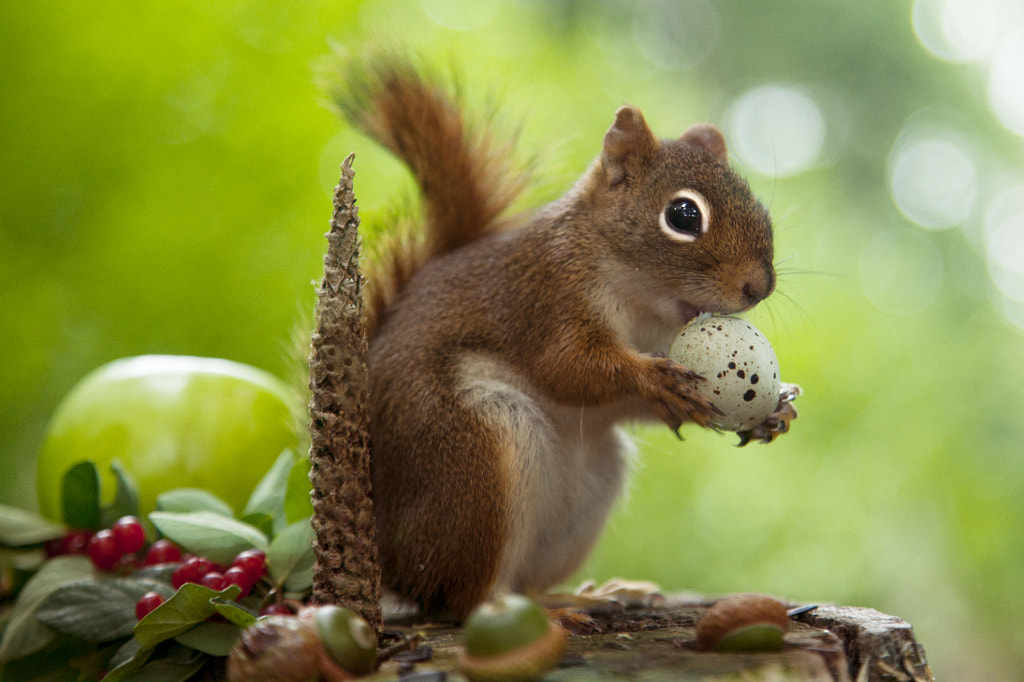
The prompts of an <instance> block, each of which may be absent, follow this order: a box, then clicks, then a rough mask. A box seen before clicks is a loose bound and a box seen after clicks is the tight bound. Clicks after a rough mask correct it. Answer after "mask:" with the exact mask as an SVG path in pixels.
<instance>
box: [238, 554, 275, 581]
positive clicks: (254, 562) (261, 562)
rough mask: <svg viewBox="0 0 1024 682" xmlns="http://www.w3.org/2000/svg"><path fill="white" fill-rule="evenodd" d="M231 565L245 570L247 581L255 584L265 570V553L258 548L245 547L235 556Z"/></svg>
mask: <svg viewBox="0 0 1024 682" xmlns="http://www.w3.org/2000/svg"><path fill="white" fill-rule="evenodd" d="M231 565H232V566H238V567H239V568H241V569H242V570H243V571H245V574H246V575H247V576H249V583H250V584H252V585H255V584H256V583H257V582H258V581H259V579H260V578H262V577H263V573H264V572H265V571H266V570H267V555H266V554H265V553H263V552H261V551H260V550H258V549H247V550H245V551H244V552H242V553H240V554H239V555H238V556H236V557H235V560H234V561H232V562H231Z"/></svg>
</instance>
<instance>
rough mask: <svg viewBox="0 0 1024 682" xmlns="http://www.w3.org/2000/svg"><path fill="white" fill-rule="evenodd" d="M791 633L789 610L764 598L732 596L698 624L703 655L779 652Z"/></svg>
mask: <svg viewBox="0 0 1024 682" xmlns="http://www.w3.org/2000/svg"><path fill="white" fill-rule="evenodd" d="M788 629H789V616H788V615H787V613H786V606H785V605H784V604H783V603H782V602H780V601H778V600H776V599H772V598H771V597H768V596H765V595H763V594H733V595H730V596H728V597H725V598H724V599H721V600H719V601H717V602H715V604H714V605H713V606H712V607H711V608H709V609H708V610H707V611H705V612H704V615H703V616H701V618H700V620H699V621H698V622H697V640H696V646H697V649H699V650H700V651H712V650H714V651H778V650H779V649H781V648H782V637H783V635H784V634H785V633H786V631H787V630H788Z"/></svg>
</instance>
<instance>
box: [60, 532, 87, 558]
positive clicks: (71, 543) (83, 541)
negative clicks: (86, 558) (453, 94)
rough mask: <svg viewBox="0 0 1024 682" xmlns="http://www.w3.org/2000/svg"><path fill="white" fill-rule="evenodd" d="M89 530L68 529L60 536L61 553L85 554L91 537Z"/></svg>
mask: <svg viewBox="0 0 1024 682" xmlns="http://www.w3.org/2000/svg"><path fill="white" fill-rule="evenodd" d="M92 535H93V533H92V531H91V530H69V531H68V532H67V533H65V534H64V537H63V538H61V542H62V545H61V550H60V553H61V554H87V553H88V551H87V548H88V546H89V540H91V539H92Z"/></svg>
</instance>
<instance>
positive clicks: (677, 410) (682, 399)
mask: <svg viewBox="0 0 1024 682" xmlns="http://www.w3.org/2000/svg"><path fill="white" fill-rule="evenodd" d="M649 357H650V360H651V362H652V365H651V369H652V370H653V372H652V373H653V379H654V381H653V382H652V383H653V388H654V394H653V395H651V405H652V407H653V408H654V411H655V413H656V414H657V415H658V417H660V418H661V420H662V421H663V422H665V423H666V424H668V427H669V428H670V429H672V431H673V432H675V434H676V436H677V437H678V438H680V439H682V436H680V435H679V427H681V426H682V425H683V424H684V423H686V422H688V421H692V422H695V423H696V424H698V425H700V426H708V425H709V422H710V420H711V418H712V416H713V415H716V414H719V415H720V414H722V411H721V410H720V409H718V408H717V407H716V406H715V405H714V404H713V403H712V402H711V401H710V400H708V399H707V397H706V396H704V395H702V394H701V393H700V392H699V391H697V390H696V389H695V388H693V386H692V385H690V382H693V381H704V377H702V376H701V375H700V374H697V373H696V372H694V371H693V370H692V369H690V368H689V367H684V366H683V365H680V364H679V363H677V362H674V361H673V360H670V359H669V358H666V357H663V356H661V355H660V354H653V355H651V356H649Z"/></svg>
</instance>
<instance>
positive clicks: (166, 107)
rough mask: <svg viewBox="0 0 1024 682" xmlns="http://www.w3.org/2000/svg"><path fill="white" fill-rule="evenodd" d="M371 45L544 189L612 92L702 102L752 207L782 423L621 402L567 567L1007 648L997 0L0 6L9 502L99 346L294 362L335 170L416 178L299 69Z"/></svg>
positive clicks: (1022, 146)
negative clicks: (340, 49)
mask: <svg viewBox="0 0 1024 682" xmlns="http://www.w3.org/2000/svg"><path fill="white" fill-rule="evenodd" d="M371 38H383V39H385V40H386V41H388V42H390V43H391V44H393V45H399V46H406V45H407V46H409V48H410V49H413V48H415V49H416V50H418V51H420V52H423V53H425V54H427V55H429V56H430V57H431V58H432V59H433V58H436V60H437V61H438V62H439V63H442V64H449V63H450V64H451V65H453V66H454V68H455V69H456V70H457V71H459V72H461V73H462V74H463V77H462V84H463V86H464V88H465V89H466V90H467V91H468V92H470V93H473V96H474V97H475V96H476V95H477V94H480V95H481V99H483V95H487V94H491V93H497V96H498V99H499V100H500V101H502V102H504V103H506V105H507V106H506V111H507V118H509V119H510V120H512V121H518V120H521V121H522V122H523V125H524V133H523V142H522V147H523V150H524V156H529V155H531V154H537V159H538V169H539V170H538V175H539V184H538V190H537V191H536V192H535V194H534V198H536V200H538V201H540V200H544V199H548V198H553V197H554V196H557V195H558V194H560V193H561V192H562V191H564V189H565V188H566V187H567V185H568V184H569V183H570V182H571V181H572V180H573V178H574V177H575V176H576V175H577V174H578V173H580V172H581V171H582V170H583V169H584V168H585V167H586V164H587V163H588V162H589V160H590V159H591V158H592V157H593V156H594V155H595V154H596V153H597V151H598V150H599V148H600V141H601V137H602V135H603V133H604V131H605V129H606V128H607V126H608V125H609V124H610V123H611V120H612V116H613V112H614V110H615V108H616V107H617V106H619V105H621V104H623V103H626V102H630V103H633V104H636V105H638V106H640V107H641V108H642V109H643V111H644V112H645V114H646V116H647V118H648V121H649V122H650V124H651V125H652V127H653V128H654V129H655V130H656V131H657V132H659V133H660V134H662V135H665V136H670V135H677V134H679V133H681V132H682V131H683V130H684V129H685V128H686V127H687V126H688V125H690V124H692V123H695V122H698V121H705V120H707V121H712V122H714V123H716V124H718V125H720V126H721V127H722V128H723V129H724V130H725V132H726V137H727V139H728V140H729V142H730V150H731V153H732V157H733V160H734V164H735V165H736V167H737V168H739V169H740V170H741V171H742V172H743V173H744V175H746V176H747V177H748V178H749V180H750V182H751V184H752V186H753V187H754V188H755V190H756V191H757V192H758V193H759V195H760V196H761V197H762V198H763V199H764V201H765V202H766V203H767V204H768V205H769V206H770V208H771V210H772V212H773V214H774V216H775V221H776V225H777V243H778V249H777V251H778V258H779V263H780V265H779V270H780V276H781V279H780V285H779V292H778V293H777V294H776V295H775V296H774V297H773V298H772V299H770V300H769V301H768V302H767V303H766V304H764V305H763V306H761V308H760V309H759V310H757V311H755V312H754V313H753V314H752V315H751V319H752V320H753V321H754V322H755V323H756V324H758V325H759V326H761V327H762V329H764V330H765V331H766V333H767V334H768V335H769V337H770V338H772V340H773V342H774V344H775V347H776V350H777V352H778V354H779V357H780V362H781V365H782V368H783V375H784V378H785V379H787V380H789V381H795V382H798V383H800V384H802V385H803V387H804V388H805V389H806V395H805V396H804V397H802V398H801V399H800V401H799V403H798V405H799V407H800V411H801V417H800V419H799V420H798V421H797V422H796V424H795V427H794V431H793V433H792V434H791V435H789V436H787V437H786V438H784V439H782V440H781V441H779V442H778V443H776V444H774V445H772V446H771V447H760V446H751V447H748V448H745V449H736V448H734V447H733V442H734V439H733V438H732V437H731V436H722V435H717V434H711V433H698V432H696V431H694V430H693V429H691V430H690V432H689V433H688V434H686V435H687V440H686V442H685V443H679V442H677V441H676V440H675V439H674V437H673V436H671V434H669V433H668V432H667V430H665V429H664V428H654V427H651V428H644V429H638V430H637V436H638V438H639V440H641V441H642V442H643V443H644V447H643V448H642V453H641V458H640V461H639V464H638V467H637V472H636V476H635V479H634V485H633V486H632V489H631V492H630V495H629V497H628V499H626V500H624V501H623V502H622V504H621V505H620V506H619V508H618V510H617V512H616V513H615V516H614V518H613V519H612V521H611V523H610V524H609V527H608V530H607V532H606V533H605V535H604V537H603V539H602V541H601V543H600V545H599V547H598V548H597V550H596V551H595V552H594V554H593V556H592V558H591V559H590V561H589V562H588V564H587V565H586V566H585V568H584V570H583V571H581V573H580V578H582V577H585V576H590V577H594V578H597V579H605V578H609V577H613V576H626V577H631V578H646V579H652V580H657V581H659V582H661V583H662V585H663V586H664V587H665V588H667V589H672V590H682V589H686V590H695V591H700V592H705V593H717V592H726V591H748V590H758V591H766V592H772V593H777V594H781V595H785V596H789V597H792V598H795V599H802V600H812V601H828V602H840V603H847V604H858V605H866V606H872V607H875V608H878V609H880V610H882V611H886V612H889V613H894V614H897V615H899V616H901V617H903V618H905V619H907V620H909V621H910V622H911V623H913V624H914V626H915V629H916V632H917V634H918V636H919V638H920V639H921V641H922V642H923V643H924V644H925V646H926V647H927V650H928V652H929V657H930V659H931V660H932V662H933V665H934V668H935V671H936V673H937V675H939V676H940V677H941V678H942V679H954V680H996V679H998V680H1010V679H1020V678H1021V677H1022V676H1024V653H1022V652H1024V629H1022V628H1021V621H1020V613H1021V612H1024V457H1022V450H1024V445H1022V443H1024V388H1022V384H1024V336H1022V334H1024V329H1022V328H1024V170H1022V161H1024V139H1022V136H1024V94H1022V93H1024V8H1022V7H1021V5H1020V3H1019V2H1017V1H1016V0H984V1H978V0H975V1H972V0H916V1H915V2H883V1H882V0H875V1H873V2H865V3H839V2H815V1H813V0H802V1H795V0H792V1H789V2H774V3H741V2H738V1H737V0H718V1H713V0H680V1H676V2H668V1H664V2H659V1H653V0H652V1H649V2H625V1H616V0H607V1H604V2H598V1H595V2H584V1H582V0H578V1H568V0H567V1H561V2H555V1H544V0H532V1H531V0H507V1H504V2H473V1H471V0H466V1H464V2H445V1H442V0H399V1H392V2H316V1H310V2H289V1H288V0H262V1H258V2H255V1H254V2H235V1H231V2H228V1H227V0H214V1H208V0H204V1H203V2H198V1H193V2H188V1H184V0H183V1H180V2H164V3H151V2H126V1H124V2H113V1H109V2H108V1H97V2H92V3H70V2H56V1H53V0H43V1H41V2H34V3H15V2H5V3H0V64H2V65H3V68H2V69H0V92H2V93H3V100H2V103H0V310H2V311H3V312H2V313H0V338H2V339H3V343H2V344H0V367H2V369H0V433H2V434H3V436H4V437H3V442H2V444H0V502H3V503H8V504H18V505H22V506H26V507H32V506H33V505H34V503H35V502H34V497H35V484H34V464H33V459H34V457H35V454H36V452H37V450H38V448H39V445H40V442H41V439H42V435H43V432H44V429H45V425H46V421H47V419H48V417H49V415H50V414H51V413H52V411H53V409H54V407H55V405H56V404H57V402H58V400H59V399H60V397H61V396H62V395H63V394H64V393H65V392H66V391H67V390H68V389H69V388H70V387H71V386H72V385H73V384H74V383H75V382H76V381H77V380H78V379H80V378H81V377H82V376H83V375H84V374H86V373H87V372H88V371H89V370H90V369H92V368H93V367H95V366H97V365H99V364H101V363H103V362H106V361H109V360H111V359H114V358H116V357H120V356H124V355H133V354H140V353H154V352H156V353H182V354H194V355H210V356H221V357H226V358H231V359H233V360H239V361H242V362H247V363H250V364H253V365H256V366H259V367H262V368H264V369H267V370H270V371H272V372H274V373H276V374H278V375H281V376H284V377H286V378H292V379H294V378H295V377H296V376H298V375H299V373H298V372H297V370H296V367H297V366H301V365H300V364H299V361H300V360H301V355H300V354H299V353H298V352H297V351H296V350H295V344H294V342H293V340H292V336H293V333H294V330H295V329H296V328H301V327H302V325H304V324H307V322H306V321H307V320H308V318H309V316H310V312H309V311H310V310H311V309H312V305H313V294H314V291H313V287H312V286H311V282H312V281H314V280H317V279H319V277H320V274H321V262H322V256H323V251H324V247H325V241H324V240H323V237H322V235H323V232H324V231H325V230H326V229H327V221H328V218H329V215H330V193H331V188H332V187H333V185H334V184H335V182H336V180H337V167H338V164H339V163H340V161H341V160H342V159H343V158H344V156H345V155H346V154H347V153H348V152H349V151H353V150H354V151H356V152H357V161H356V169H357V176H356V192H357V196H358V197H359V200H360V205H361V207H362V210H363V217H364V221H365V225H366V227H367V231H368V232H367V233H368V235H369V238H370V239H372V229H373V228H374V219H375V217H377V216H381V215H384V214H385V210H384V209H385V206H386V204H387V202H388V201H389V200H391V199H393V198H394V197H396V196H409V183H408V178H407V177H405V175H404V174H403V173H402V172H401V171H400V169H398V168H397V167H396V165H395V164H394V163H393V162H392V161H390V160H389V159H388V158H387V157H386V156H385V155H383V154H382V153H380V152H379V151H378V150H376V149H374V148H373V147H372V146H371V145H370V144H369V143H367V142H366V141H365V140H363V139H361V138H360V137H358V136H357V135H355V134H354V133H352V132H351V131H347V130H346V129H344V127H343V126H342V125H341V124H340V123H339V122H338V121H337V120H336V119H335V118H334V116H333V115H332V114H331V113H330V112H329V111H328V110H327V108H326V107H325V106H324V104H323V95H322V91H321V90H319V89H318V88H317V86H316V85H315V82H314V75H313V74H314V72H315V71H316V68H315V66H316V64H317V62H318V61H320V60H321V59H322V58H323V57H324V55H327V54H329V53H330V51H331V45H332V44H334V43H337V44H340V45H342V46H347V47H354V48H358V46H359V45H361V44H363V43H364V42H365V41H366V40H368V39H371ZM297 356H298V360H297ZM301 380H302V379H301V377H300V378H298V379H297V381H300V382H301Z"/></svg>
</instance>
